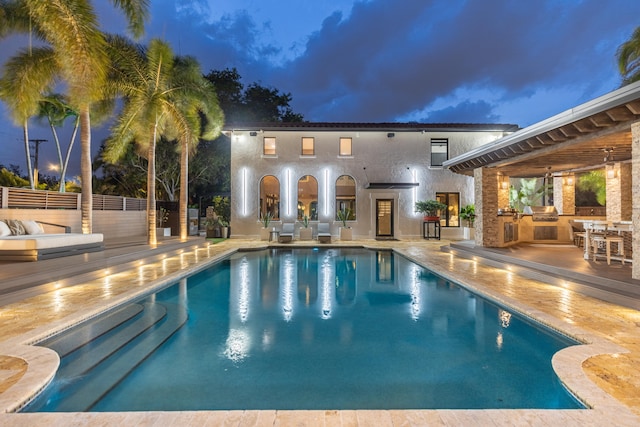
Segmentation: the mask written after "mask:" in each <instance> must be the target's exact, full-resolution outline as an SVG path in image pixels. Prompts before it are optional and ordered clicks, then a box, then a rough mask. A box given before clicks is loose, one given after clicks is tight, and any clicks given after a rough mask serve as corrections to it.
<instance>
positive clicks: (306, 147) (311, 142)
mask: <svg viewBox="0 0 640 427" xmlns="http://www.w3.org/2000/svg"><path fill="white" fill-rule="evenodd" d="M315 154H316V151H315V138H312V137H302V155H303V156H313V155H315Z"/></svg>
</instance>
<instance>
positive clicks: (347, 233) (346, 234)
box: [338, 209, 353, 240]
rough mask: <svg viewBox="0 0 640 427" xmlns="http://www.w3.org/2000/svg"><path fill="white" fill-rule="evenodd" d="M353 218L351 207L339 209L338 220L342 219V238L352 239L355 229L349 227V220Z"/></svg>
mask: <svg viewBox="0 0 640 427" xmlns="http://www.w3.org/2000/svg"><path fill="white" fill-rule="evenodd" d="M349 219H351V209H342V210H339V211H338V220H340V221H342V227H340V240H352V239H353V230H351V227H347V220H349Z"/></svg>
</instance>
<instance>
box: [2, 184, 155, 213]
mask: <svg viewBox="0 0 640 427" xmlns="http://www.w3.org/2000/svg"><path fill="white" fill-rule="evenodd" d="M0 208H1V209H70V210H80V194H79V193H59V192H57V191H42V190H30V189H24V188H14V187H0ZM93 210H94V211H145V210H147V200H146V199H135V198H131V197H120V196H107V195H102V194H94V195H93Z"/></svg>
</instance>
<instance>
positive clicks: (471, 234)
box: [462, 227, 476, 240]
mask: <svg viewBox="0 0 640 427" xmlns="http://www.w3.org/2000/svg"><path fill="white" fill-rule="evenodd" d="M475 237H476V229H475V228H472V227H463V228H462V238H463V239H464V240H473V239H475Z"/></svg>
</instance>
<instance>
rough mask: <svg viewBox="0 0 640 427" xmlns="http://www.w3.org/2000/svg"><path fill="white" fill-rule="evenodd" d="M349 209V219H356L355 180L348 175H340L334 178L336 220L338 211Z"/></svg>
mask: <svg viewBox="0 0 640 427" xmlns="http://www.w3.org/2000/svg"><path fill="white" fill-rule="evenodd" d="M348 210H350V211H351V214H350V215H349V220H352V221H353V220H355V219H356V180H355V179H353V177H351V176H349V175H341V176H339V177H338V179H336V221H338V212H340V211H348Z"/></svg>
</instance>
